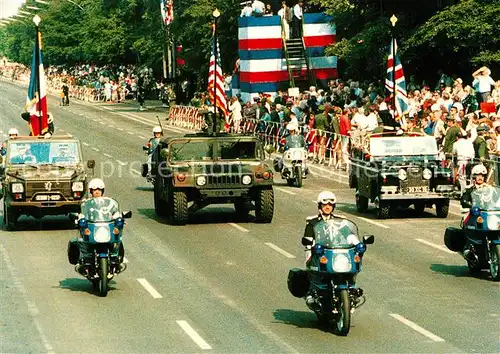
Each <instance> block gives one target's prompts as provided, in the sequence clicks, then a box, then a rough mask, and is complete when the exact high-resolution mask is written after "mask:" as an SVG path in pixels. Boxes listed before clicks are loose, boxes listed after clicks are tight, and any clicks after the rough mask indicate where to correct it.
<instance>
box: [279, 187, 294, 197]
mask: <svg viewBox="0 0 500 354" xmlns="http://www.w3.org/2000/svg"><path fill="white" fill-rule="evenodd" d="M274 188H275V189H277V190H279V191H280V192H283V193H286V194H290V195H296V194H297V193H295V192H291V191H288V190H286V189H285V188H280V187H274Z"/></svg>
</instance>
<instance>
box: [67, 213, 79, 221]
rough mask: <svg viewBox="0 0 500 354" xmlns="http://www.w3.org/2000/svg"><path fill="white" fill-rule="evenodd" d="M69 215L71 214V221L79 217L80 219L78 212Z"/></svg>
mask: <svg viewBox="0 0 500 354" xmlns="http://www.w3.org/2000/svg"><path fill="white" fill-rule="evenodd" d="M68 216H69V219H70V220H71V221H75V220H77V219H78V214H77V213H69V215H68Z"/></svg>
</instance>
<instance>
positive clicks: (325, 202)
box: [321, 199, 335, 205]
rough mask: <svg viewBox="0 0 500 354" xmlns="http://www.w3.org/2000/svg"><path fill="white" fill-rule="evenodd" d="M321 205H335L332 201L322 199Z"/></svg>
mask: <svg viewBox="0 0 500 354" xmlns="http://www.w3.org/2000/svg"><path fill="white" fill-rule="evenodd" d="M321 204H330V205H335V200H333V199H322V200H321Z"/></svg>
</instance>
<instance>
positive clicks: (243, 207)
mask: <svg viewBox="0 0 500 354" xmlns="http://www.w3.org/2000/svg"><path fill="white" fill-rule="evenodd" d="M234 210H235V211H236V214H238V216H240V217H246V216H248V213H249V212H250V208H249V207H248V203H247V202H246V201H245V200H244V199H238V200H237V201H235V202H234Z"/></svg>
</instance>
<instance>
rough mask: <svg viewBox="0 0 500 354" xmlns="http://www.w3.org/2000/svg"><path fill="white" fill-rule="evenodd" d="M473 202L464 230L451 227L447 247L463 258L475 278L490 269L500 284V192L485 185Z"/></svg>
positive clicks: (475, 194)
mask: <svg viewBox="0 0 500 354" xmlns="http://www.w3.org/2000/svg"><path fill="white" fill-rule="evenodd" d="M471 199H472V204H471V207H470V209H469V211H468V212H467V214H466V215H465V216H464V218H463V219H462V221H461V225H460V228H455V227H448V228H447V229H446V231H445V234H444V243H445V245H446V247H448V249H450V250H451V251H454V252H458V253H460V254H461V255H462V257H463V258H464V259H465V260H466V262H467V266H468V267H469V270H470V271H471V273H472V274H477V273H478V272H480V271H481V270H482V269H489V271H490V275H491V278H492V280H494V281H500V271H499V268H500V188H499V187H494V186H489V185H484V186H482V187H481V188H477V189H475V190H473V191H472V192H471Z"/></svg>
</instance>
